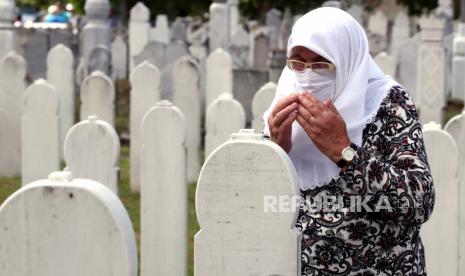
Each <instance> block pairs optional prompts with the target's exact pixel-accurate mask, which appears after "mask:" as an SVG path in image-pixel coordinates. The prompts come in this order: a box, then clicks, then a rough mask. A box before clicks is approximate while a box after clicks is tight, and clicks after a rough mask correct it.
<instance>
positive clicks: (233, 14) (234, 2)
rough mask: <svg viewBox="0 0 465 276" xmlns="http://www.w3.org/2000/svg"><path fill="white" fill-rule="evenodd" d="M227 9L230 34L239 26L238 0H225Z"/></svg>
mask: <svg viewBox="0 0 465 276" xmlns="http://www.w3.org/2000/svg"><path fill="white" fill-rule="evenodd" d="M227 3H228V10H229V32H230V34H231V35H234V33H235V32H236V31H237V29H238V28H239V21H240V17H241V14H240V11H239V0H227Z"/></svg>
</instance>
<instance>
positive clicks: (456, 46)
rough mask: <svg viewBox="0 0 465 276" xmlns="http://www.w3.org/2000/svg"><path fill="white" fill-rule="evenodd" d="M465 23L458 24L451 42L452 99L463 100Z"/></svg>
mask: <svg viewBox="0 0 465 276" xmlns="http://www.w3.org/2000/svg"><path fill="white" fill-rule="evenodd" d="M464 72H465V23H459V25H458V30H457V34H456V35H455V38H454V42H453V58H452V97H453V98H456V99H460V100H462V101H463V100H465V78H464Z"/></svg>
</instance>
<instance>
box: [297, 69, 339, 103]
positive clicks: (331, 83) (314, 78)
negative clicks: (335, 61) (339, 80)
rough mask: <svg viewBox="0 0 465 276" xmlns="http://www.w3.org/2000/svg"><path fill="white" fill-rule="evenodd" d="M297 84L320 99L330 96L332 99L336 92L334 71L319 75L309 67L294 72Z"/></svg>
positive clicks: (323, 99)
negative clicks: (300, 71)
mask: <svg viewBox="0 0 465 276" xmlns="http://www.w3.org/2000/svg"><path fill="white" fill-rule="evenodd" d="M295 74H296V76H297V83H298V86H299V87H300V88H301V89H302V90H304V91H311V92H312V94H313V95H314V96H315V97H316V98H317V99H318V100H320V101H326V100H327V99H329V98H331V99H332V100H334V94H335V93H336V73H335V72H333V73H329V74H325V75H319V74H317V73H315V72H313V71H312V70H310V69H307V70H305V71H304V72H302V73H299V72H295Z"/></svg>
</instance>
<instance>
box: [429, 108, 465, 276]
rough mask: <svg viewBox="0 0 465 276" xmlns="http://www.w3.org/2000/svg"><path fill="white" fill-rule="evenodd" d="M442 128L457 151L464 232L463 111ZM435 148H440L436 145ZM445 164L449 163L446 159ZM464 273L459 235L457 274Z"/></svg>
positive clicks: (464, 249) (463, 240)
mask: <svg viewBox="0 0 465 276" xmlns="http://www.w3.org/2000/svg"><path fill="white" fill-rule="evenodd" d="M444 130H445V131H447V132H448V133H449V134H451V135H452V137H453V138H454V140H455V142H456V144H457V148H458V153H459V162H458V163H459V165H458V175H457V177H458V179H459V181H460V183H459V189H458V192H457V194H458V198H459V205H458V206H459V207H458V209H459V214H458V215H459V219H458V221H459V226H458V227H459V233H465V186H464V185H465V113H463V112H462V114H460V115H457V116H455V117H454V118H452V119H451V120H450V121H449V122H448V123H447V124H446V126H445V127H444ZM435 148H438V150H439V149H440V148H439V147H438V146H437V145H435ZM446 164H449V161H447V163H446ZM464 273H465V236H464V235H459V274H458V275H463V274H464Z"/></svg>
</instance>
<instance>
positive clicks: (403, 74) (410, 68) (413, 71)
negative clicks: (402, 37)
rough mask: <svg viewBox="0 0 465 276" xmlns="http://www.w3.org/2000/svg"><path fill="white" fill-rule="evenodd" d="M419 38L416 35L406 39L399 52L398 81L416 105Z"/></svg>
mask: <svg viewBox="0 0 465 276" xmlns="http://www.w3.org/2000/svg"><path fill="white" fill-rule="evenodd" d="M419 46H420V36H419V35H418V34H417V35H415V36H413V37H411V38H410V39H408V40H407V41H406V42H405V43H404V44H402V46H401V47H400V51H399V69H398V72H397V74H398V80H399V82H400V83H401V84H402V85H403V86H404V87H405V88H407V91H408V93H409V94H410V96H411V97H412V99H413V100H414V101H415V103H416V104H417V105H418V101H417V98H418V96H417V92H416V91H417V60H418V48H419Z"/></svg>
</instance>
